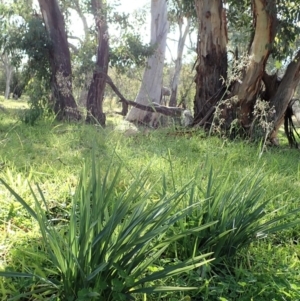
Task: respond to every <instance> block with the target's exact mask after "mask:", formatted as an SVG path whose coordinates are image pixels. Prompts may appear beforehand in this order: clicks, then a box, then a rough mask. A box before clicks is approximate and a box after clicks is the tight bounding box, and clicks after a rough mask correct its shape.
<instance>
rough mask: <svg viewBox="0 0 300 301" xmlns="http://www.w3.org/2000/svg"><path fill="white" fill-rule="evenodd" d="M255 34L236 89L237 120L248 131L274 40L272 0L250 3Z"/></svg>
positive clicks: (274, 5) (274, 20)
mask: <svg viewBox="0 0 300 301" xmlns="http://www.w3.org/2000/svg"><path fill="white" fill-rule="evenodd" d="M252 3H253V5H252V9H253V17H254V26H255V34H254V38H253V41H252V44H251V48H250V52H249V63H248V67H247V69H246V70H245V75H244V77H243V80H242V84H241V85H240V86H239V88H238V93H237V96H238V100H239V107H240V108H239V110H238V112H237V113H238V119H239V121H240V123H241V125H242V127H243V128H245V129H249V128H250V126H251V122H252V117H253V116H252V111H253V108H254V104H255V101H256V99H257V97H258V93H259V91H260V87H261V80H262V78H263V75H264V70H265V67H266V63H267V60H268V58H269V55H270V52H271V47H270V45H271V44H272V42H273V41H274V38H275V33H276V32H275V27H276V22H277V19H276V2H275V1H273V0H253V1H252Z"/></svg>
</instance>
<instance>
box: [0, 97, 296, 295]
mask: <svg viewBox="0 0 300 301" xmlns="http://www.w3.org/2000/svg"><path fill="white" fill-rule="evenodd" d="M1 106H2V107H4V108H5V109H6V111H5V112H4V111H2V110H0V177H1V178H3V179H4V180H5V181H6V182H7V183H8V184H9V185H10V186H11V187H12V188H13V189H14V190H15V191H17V193H18V194H19V195H20V196H21V197H22V198H23V199H24V200H26V202H27V203H29V205H31V206H34V200H33V199H32V197H31V193H30V189H29V186H28V182H30V183H31V184H34V183H35V182H37V183H39V185H40V188H41V190H42V192H43V194H44V196H45V199H46V200H47V202H48V207H49V210H50V213H51V214H53V216H57V214H61V209H60V206H62V205H63V206H65V208H69V206H70V204H71V200H72V197H73V195H74V193H75V187H76V186H77V184H78V175H79V174H80V171H81V170H82V168H83V166H84V164H85V162H90V161H89V158H91V154H92V150H94V152H95V158H96V160H97V161H98V162H99V164H100V165H101V167H102V168H103V170H107V169H108V167H109V162H113V163H112V166H111V167H110V168H112V169H113V170H116V169H117V167H118V166H119V164H123V165H124V168H122V170H121V171H120V176H119V177H118V180H117V181H116V185H115V188H116V191H117V193H120V194H121V193H123V192H124V191H126V189H128V188H129V187H130V185H132V182H133V181H134V179H136V177H137V174H139V173H140V171H141V170H142V169H143V170H144V174H145V176H146V177H147V179H148V183H149V184H148V185H149V187H150V186H152V187H153V191H154V193H153V194H151V200H153V201H155V200H158V199H159V196H160V194H161V193H162V188H161V186H160V184H158V183H161V181H159V179H161V177H162V174H164V175H165V188H164V189H165V190H166V191H168V193H174V192H176V191H177V190H178V189H180V188H181V187H183V186H184V185H185V184H186V183H188V182H189V181H191V180H192V179H193V178H195V182H196V183H198V184H199V185H200V184H201V185H203V186H205V185H207V183H208V182H209V173H210V168H211V167H212V169H213V172H214V177H215V179H216V182H218V183H223V182H225V181H227V182H226V183H227V184H226V185H227V186H228V188H230V187H233V186H234V185H235V184H236V183H238V182H239V181H240V179H241V178H243V177H244V176H245V175H251V174H252V175H255V174H257V173H259V172H260V173H261V174H263V175H264V177H263V178H262V182H261V183H260V186H261V188H262V190H263V192H264V196H263V197H262V199H261V202H263V201H266V200H271V201H270V202H269V203H268V205H267V210H268V212H271V211H273V210H276V209H278V208H281V207H283V209H281V212H282V213H286V212H288V211H290V210H294V209H297V208H299V196H300V190H299V188H300V187H299V185H300V184H299V183H300V182H299V180H300V179H299V177H300V165H299V151H298V150H294V149H289V148H288V145H287V141H285V139H284V137H281V138H280V141H281V146H280V147H279V148H268V149H267V150H266V152H265V153H264V154H263V156H262V157H261V158H260V159H259V153H260V148H259V146H258V145H253V144H248V143H246V142H244V141H229V140H223V139H219V138H217V137H210V138H205V136H204V134H203V133H202V132H201V131H196V132H192V133H190V132H185V131H178V130H176V129H175V128H169V129H161V130H154V131H143V130H141V131H139V132H134V133H129V134H128V133H127V132H126V131H120V130H118V129H117V128H116V126H115V119H114V118H113V117H109V118H108V126H107V128H106V129H101V128H99V127H95V126H91V125H85V124H84V123H79V124H75V123H74V124H72V123H57V122H55V121H54V120H53V119H48V120H41V121H39V122H38V124H37V125H36V126H33V127H32V126H28V125H25V124H24V123H22V122H21V121H20V118H19V116H20V114H21V112H22V108H23V107H24V106H26V103H25V102H20V101H17V102H16V101H15V102H13V101H9V102H7V101H3V102H1ZM87 164H90V163H87ZM147 187H148V186H146V188H145V189H146V190H147ZM34 189H35V188H34ZM35 191H36V189H35ZM36 192H37V191H36ZM178 206H179V207H180V206H182V205H180V204H179V205H178ZM0 208H1V210H0V267H3V268H4V267H6V266H7V265H8V266H11V267H14V268H17V269H18V270H19V271H22V270H23V271H24V272H26V267H27V268H28V267H32V268H36V267H37V266H39V265H43V266H47V265H48V263H47V261H46V262H45V259H44V258H35V262H31V261H30V258H31V256H30V254H31V253H32V252H36V251H37V250H38V249H39V248H41V246H40V242H39V238H38V237H39V236H38V235H37V233H38V232H37V231H38V228H37V225H36V223H35V222H34V220H33V219H32V217H30V215H29V214H28V212H26V210H25V209H23V208H22V206H21V205H20V204H19V203H18V202H17V201H16V200H15V199H14V198H13V197H12V195H11V194H10V193H9V192H8V191H7V190H6V189H4V187H3V186H0ZM299 231H300V227H299V226H294V227H292V228H290V229H289V230H285V231H280V232H278V233H276V234H270V235H268V236H267V237H266V238H263V239H261V240H254V241H253V242H252V243H251V244H250V245H249V246H248V247H247V248H243V249H241V250H239V251H238V254H237V255H236V256H234V257H232V258H227V260H226V261H224V262H223V263H222V265H221V266H220V265H219V266H218V267H216V268H213V269H211V270H210V272H209V273H208V276H206V277H204V276H203V274H202V273H200V271H199V270H195V271H193V272H189V273H185V274H183V275H182V276H176V277H175V276H172V277H169V278H167V279H166V280H162V281H161V282H160V283H159V284H160V285H169V286H170V285H173V286H197V287H198V290H196V291H193V292H189V293H174V294H170V293H163V292H162V293H160V294H159V295H157V294H156V295H153V296H152V295H150V296H147V297H146V296H142V297H141V298H142V299H143V300H148V301H150V300H151V301H152V300H168V301H171V300H173V301H175V300H178V301H179V300H188V298H191V299H192V300H223V301H225V300H300V293H299V291H300V290H299V283H300V273H299V271H300V262H299V256H300V247H299ZM24 250H26V252H25V253H24V252H23V251H24ZM168 260H169V259H168V258H161V259H160V261H159V262H157V267H159V265H161V266H162V267H163V266H164V265H165V262H166V261H168ZM30 265H31V266H30ZM28 281H30V280H28V279H22V280H21V281H19V282H18V283H16V282H14V281H9V280H6V281H5V282H1V281H0V296H1V298H2V300H5V298H6V297H5V295H6V294H7V293H8V292H12V291H14V290H15V291H17V290H19V291H22V288H24V287H26V285H28ZM184 298H186V299H184ZM142 299H141V300H142Z"/></svg>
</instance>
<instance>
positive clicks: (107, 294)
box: [0, 160, 216, 301]
mask: <svg viewBox="0 0 300 301" xmlns="http://www.w3.org/2000/svg"><path fill="white" fill-rule="evenodd" d="M91 166H92V167H91V168H86V167H85V168H83V171H82V173H81V177H80V180H79V183H78V187H77V190H76V193H75V195H74V197H73V199H72V201H71V205H70V209H69V211H67V215H64V219H63V220H57V219H56V220H53V219H50V218H49V216H50V215H49V208H48V205H47V200H46V199H45V197H44V194H43V192H42V190H41V189H40V187H39V186H37V190H36V189H35V191H37V192H34V189H32V188H31V192H32V198H33V199H34V206H29V205H28V203H27V202H26V201H25V200H24V199H23V198H22V197H21V196H20V195H18V193H17V192H15V191H14V190H13V189H12V188H11V187H10V186H9V185H8V184H7V183H6V182H5V181H4V180H1V184H2V185H3V186H5V187H6V188H7V189H8V190H9V191H10V192H11V194H12V195H13V196H14V197H15V198H16V200H17V201H18V202H19V203H21V204H22V206H23V207H24V208H25V209H26V210H27V211H28V213H29V214H30V215H31V217H32V218H33V219H34V220H36V222H37V223H38V226H39V231H40V236H41V241H42V243H43V247H42V248H41V253H42V255H41V254H36V256H44V258H45V259H46V260H47V262H48V263H50V264H47V267H45V268H43V267H40V268H39V269H34V270H33V271H28V272H26V273H24V272H22V273H21V272H18V271H11V270H9V268H6V269H5V270H4V271H1V272H0V276H1V277H13V278H14V279H18V278H19V277H25V278H31V280H32V281H31V282H30V283H31V286H30V287H28V288H27V290H25V291H24V292H23V293H18V294H14V295H13V296H8V299H9V298H11V300H27V299H28V300H32V297H34V298H37V299H36V300H46V299H47V300H70V301H72V300H107V301H109V300H134V299H135V298H136V297H135V296H140V294H144V296H146V294H153V293H155V292H168V291H176V290H181V291H183V290H190V289H193V288H194V287H168V286H159V285H158V284H157V283H161V282H159V281H160V280H161V279H164V278H166V277H172V276H174V275H177V274H180V273H185V272H188V271H190V270H192V269H196V268H199V267H201V266H203V265H207V264H208V262H209V261H212V260H213V256H212V253H210V252H207V253H202V254H197V256H191V257H189V258H185V259H184V260H181V261H177V262H176V263H173V264H170V265H165V266H163V267H159V268H157V269H153V268H151V267H153V266H154V265H155V264H156V262H157V260H159V258H160V257H161V256H163V254H165V252H166V250H167V248H168V247H169V245H170V244H172V243H173V242H174V241H177V240H180V239H182V238H183V237H187V236H189V235H191V234H194V235H195V234H196V233H199V232H201V231H203V230H204V229H206V228H207V227H211V226H212V225H214V224H215V223H216V221H209V222H208V223H205V224H203V223H202V224H201V225H199V226H198V225H197V226H195V227H191V228H189V229H184V230H183V231H180V232H179V233H177V234H176V235H175V234H174V235H172V236H168V235H166V233H167V232H168V231H169V229H170V227H171V226H173V225H174V224H175V223H178V221H179V220H181V219H183V218H184V217H185V216H186V215H187V214H189V213H190V212H191V211H192V210H193V208H195V207H197V206H198V204H196V203H194V204H191V206H187V207H186V208H183V209H180V210H178V208H180V206H179V203H180V202H182V200H183V198H185V196H186V195H187V194H188V193H189V191H190V189H191V186H192V185H193V184H191V183H188V184H186V185H185V186H183V187H181V188H180V189H178V190H177V191H175V192H172V193H171V194H168V193H167V192H166V189H165V187H163V189H162V191H163V193H159V194H157V193H156V194H155V197H153V193H152V189H151V187H149V184H148V181H147V177H146V176H144V175H143V173H141V174H139V175H137V176H136V178H135V180H133V181H132V183H131V184H130V185H129V186H128V187H126V189H120V188H119V183H120V181H121V180H122V179H120V173H121V169H120V168H119V169H116V168H115V167H113V166H111V168H109V169H108V170H107V171H106V172H103V171H102V170H101V168H100V167H99V164H97V163H96V162H95V160H93V162H92V165H91ZM162 183H163V186H164V183H165V181H162ZM155 185H156V186H155V187H156V188H157V184H155ZM31 256H35V254H32V255H31ZM32 283H33V284H34V285H33V284H32ZM37 296H39V297H37Z"/></svg>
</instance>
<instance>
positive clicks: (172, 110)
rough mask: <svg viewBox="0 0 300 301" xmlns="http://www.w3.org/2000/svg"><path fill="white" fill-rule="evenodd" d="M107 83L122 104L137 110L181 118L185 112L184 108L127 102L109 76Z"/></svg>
mask: <svg viewBox="0 0 300 301" xmlns="http://www.w3.org/2000/svg"><path fill="white" fill-rule="evenodd" d="M106 83H107V84H109V85H110V87H111V88H112V90H113V91H114V92H115V93H116V95H117V96H118V97H119V98H120V101H121V102H124V103H126V104H127V105H131V106H133V107H135V108H137V109H140V110H143V111H147V112H157V113H161V114H163V115H166V116H173V117H180V116H181V113H182V112H183V109H182V108H177V107H166V106H161V105H159V104H157V103H152V104H151V105H149V106H146V105H142V104H140V103H137V102H134V101H131V100H127V99H125V97H124V96H123V95H122V93H121V92H120V91H119V89H118V88H117V87H116V85H115V84H114V83H113V81H112V79H111V78H110V77H109V76H108V75H107V77H106Z"/></svg>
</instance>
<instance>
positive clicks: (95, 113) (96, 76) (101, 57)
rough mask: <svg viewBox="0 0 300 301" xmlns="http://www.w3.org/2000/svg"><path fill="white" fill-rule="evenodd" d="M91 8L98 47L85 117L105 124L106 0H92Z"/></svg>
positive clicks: (106, 67) (92, 121)
mask: <svg viewBox="0 0 300 301" xmlns="http://www.w3.org/2000/svg"><path fill="white" fill-rule="evenodd" d="M91 4H92V9H93V12H94V18H95V22H96V27H97V31H98V49H97V60H96V68H95V70H94V73H93V79H92V82H91V85H90V88H89V92H88V97H87V111H88V114H87V118H86V121H87V122H89V123H94V122H95V121H96V122H99V123H100V125H101V126H105V114H104V113H103V98H104V90H105V85H106V75H107V71H108V51H109V47H108V28H107V23H106V2H104V1H102V0H92V1H91Z"/></svg>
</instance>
